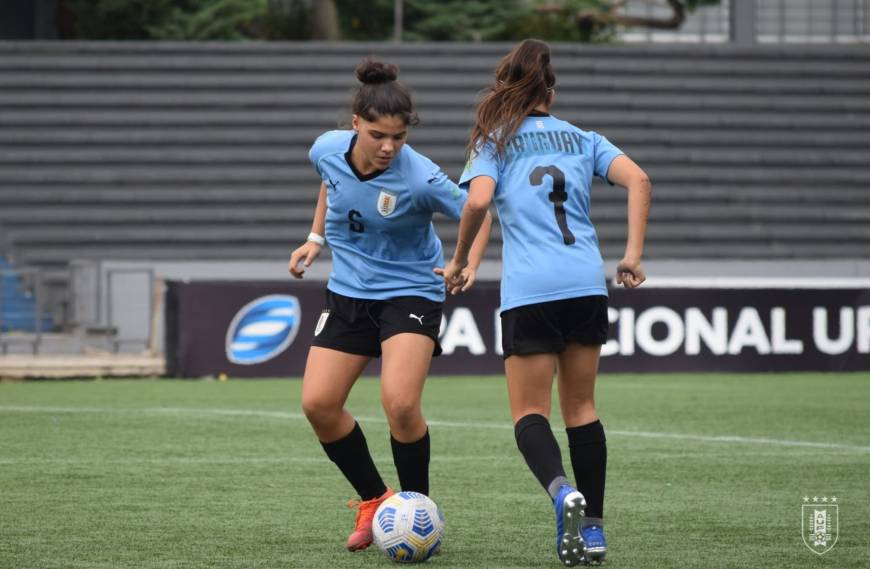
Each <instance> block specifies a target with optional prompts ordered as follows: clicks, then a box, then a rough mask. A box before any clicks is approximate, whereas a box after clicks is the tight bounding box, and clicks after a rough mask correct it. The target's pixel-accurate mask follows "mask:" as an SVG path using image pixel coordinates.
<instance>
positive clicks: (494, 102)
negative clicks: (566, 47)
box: [466, 39, 556, 158]
mask: <svg viewBox="0 0 870 569" xmlns="http://www.w3.org/2000/svg"><path fill="white" fill-rule="evenodd" d="M555 84H556V76H555V75H554V74H553V68H552V66H551V65H550V46H548V45H547V44H546V43H544V42H542V41H539V40H533V39H528V40H523V41H522V42H521V43H520V44H519V45H518V46H516V47H515V48H514V49H512V50H511V52H510V53H508V54H507V55H506V56H505V57H504V58H503V59H502V60H501V62H500V63H499V64H498V67H496V69H495V83H494V84H493V85H492V86H491V87H489V88H488V89H487V91H486V95H485V96H484V97H483V100H482V101H481V102H480V104H479V105H478V106H477V112H476V116H475V122H474V128H473V129H472V130H471V138H470V139H469V141H468V148H467V149H466V157H467V158H472V157H473V156H474V154H475V152H477V151H478V150H479V149H481V148H483V146H484V145H486V144H488V143H492V144H494V145H495V150H496V153H497V154H501V153H503V152H504V150H505V147H506V146H507V143H508V141H510V139H511V137H513V135H514V134H516V132H517V129H519V127H520V124H521V123H522V121H523V119H524V118H526V116H527V115H528V114H529V113H530V112H531V111H532V109H534V108H535V107H536V106H538V105H539V104H541V103H547V102H548V100H549V99H548V97H549V93H550V91H551V90H552V88H553V87H554V86H555Z"/></svg>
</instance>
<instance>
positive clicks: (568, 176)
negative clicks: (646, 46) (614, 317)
mask: <svg viewBox="0 0 870 569" xmlns="http://www.w3.org/2000/svg"><path fill="white" fill-rule="evenodd" d="M493 148H494V146H487V147H485V148H483V150H482V151H481V152H479V153H478V154H477V155H476V156H474V157H473V159H472V160H471V161H470V162H469V164H468V165H467V166H466V169H465V172H463V174H462V178H461V180H460V181H459V185H460V187H462V188H467V187H468V185H469V184H470V182H471V180H472V179H473V178H475V177H477V176H489V177H491V178H492V179H494V180H495V181H496V189H495V198H494V200H495V206H496V209H497V210H498V216H499V222H500V223H501V231H502V240H503V245H502V271H503V272H502V280H501V310H502V311H504V310H509V309H511V308H515V307H517V306H525V305H528V304H536V303H540V302H550V301H553V300H562V299H566V298H574V297H580V296H591V295H598V294H601V295H607V285H606V282H605V279H604V262H603V260H602V259H601V252H600V250H599V248H598V236H597V235H596V234H595V228H594V227H593V226H592V222H591V221H590V220H589V202H590V189H591V186H592V176H593V175H597V176H600V177H602V178H604V179H605V180H606V179H607V170H608V168H609V167H610V163H611V162H612V161H613V159H614V158H616V157H617V156H619V155H620V154H622V152H621V151H620V150H619V149H618V148H617V147H615V146H614V145H613V144H611V143H610V142H609V141H608V140H607V139H606V138H604V137H603V136H601V135H600V134H598V133H595V132H587V131H583V130H580V129H579V128H577V127H575V126H574V125H572V124H570V123H567V122H565V121H563V120H559V119H557V118H556V117H553V116H550V115H547V114H544V113H535V114H533V115H531V116H529V117H526V119H525V120H524V121H523V123H522V125H521V126H520V128H519V130H518V131H517V133H516V135H515V136H514V137H513V138H512V139H511V140H510V142H509V144H508V145H507V148H506V150H505V152H504V153H503V154H502V155H500V156H496V155H494V152H493Z"/></svg>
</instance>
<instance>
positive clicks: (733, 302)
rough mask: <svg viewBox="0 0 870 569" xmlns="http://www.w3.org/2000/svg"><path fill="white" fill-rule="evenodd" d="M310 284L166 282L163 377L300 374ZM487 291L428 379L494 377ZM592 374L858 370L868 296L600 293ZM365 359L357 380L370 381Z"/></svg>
mask: <svg viewBox="0 0 870 569" xmlns="http://www.w3.org/2000/svg"><path fill="white" fill-rule="evenodd" d="M324 294H325V284H324V283H322V282H311V283H306V282H301V283H300V282H277V281H276V282H239V281H232V282H229V281H228V282H220V281H201V282H170V283H169V284H168V292H167V302H166V334H167V337H166V352H167V353H166V357H167V366H168V369H169V374H170V375H172V376H175V377H202V376H218V375H220V374H226V375H227V376H229V377H284V376H301V375H302V373H303V371H304V369H305V360H306V357H307V354H308V348H309V345H310V342H311V338H312V337H313V335H314V332H315V328H316V325H317V322H318V319H319V317H320V313H321V310H322V309H323V306H324ZM498 305H499V289H498V283H497V282H479V283H477V284H476V285H475V287H474V288H473V289H472V290H471V291H469V292H468V293H465V294H463V295H461V296H458V297H448V299H447V302H446V305H445V308H444V318H443V319H442V322H441V335H440V341H441V346H442V349H443V350H444V353H443V355H441V356H440V357H437V358H435V359H434V360H433V362H432V368H431V373H432V374H433V375H439V374H444V375H475V374H502V373H503V360H502V357H501V337H500V332H501V326H500V323H499V316H498ZM609 305H610V308H609V319H610V334H609V340H608V342H607V344H606V345H605V346H603V347H602V358H601V371H602V372H631V373H643V372H647V373H657V372H676V371H685V372H703V371H723V372H733V371H739V372H763V371H867V370H870V290H867V289H863V288H854V289H852V288H838V289H786V288H767V289H758V288H746V289H739V288H729V289H700V288H640V289H635V290H624V289H622V288H619V289H612V290H610V299H609ZM377 371H378V365H377V361H375V362H373V364H372V365H371V366H370V367H369V369H368V370H367V373H377Z"/></svg>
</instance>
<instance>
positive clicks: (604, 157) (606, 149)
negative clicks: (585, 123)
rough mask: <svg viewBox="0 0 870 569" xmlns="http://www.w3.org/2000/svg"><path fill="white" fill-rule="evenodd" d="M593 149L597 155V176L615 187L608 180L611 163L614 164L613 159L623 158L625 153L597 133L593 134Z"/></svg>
mask: <svg viewBox="0 0 870 569" xmlns="http://www.w3.org/2000/svg"><path fill="white" fill-rule="evenodd" d="M592 147H593V150H594V153H595V154H594V155H595V170H594V171H595V175H596V176H598V177H600V178H601V179H603V180H604V181H605V182H607V183H608V184H610V185H613V182H611V181H610V180H608V179H607V171H608V170H609V169H610V163H611V162H613V159H614V158H616V157H617V156H621V155H622V154H624V152H623V151H622V150H620V149H619V148H617V147H616V146H615V145H614V144H613V143H612V142H610V141H609V140H607V138H605V137H604V136H601V135H600V134H598V133H597V132H593V133H592Z"/></svg>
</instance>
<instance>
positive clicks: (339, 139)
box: [308, 130, 351, 181]
mask: <svg viewBox="0 0 870 569" xmlns="http://www.w3.org/2000/svg"><path fill="white" fill-rule="evenodd" d="M350 137H351V135H350V134H349V133H348V132H347V131H341V130H330V131H328V132H324V133H323V134H321V135H320V136H318V137H317V140H315V141H314V144H312V145H311V149H310V150H309V151H308V160H310V161H311V165H312V166H314V169H315V170H316V171H317V174H318V175H319V176H320V177H321V178H323V179H324V181H325V180H326V174H325V173H324V172H323V169H322V167H321V160H322V159H323V157H325V156H327V155H329V154H335V153H336V152H344V151H346V150H347V145H348V144H349V141H350Z"/></svg>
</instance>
